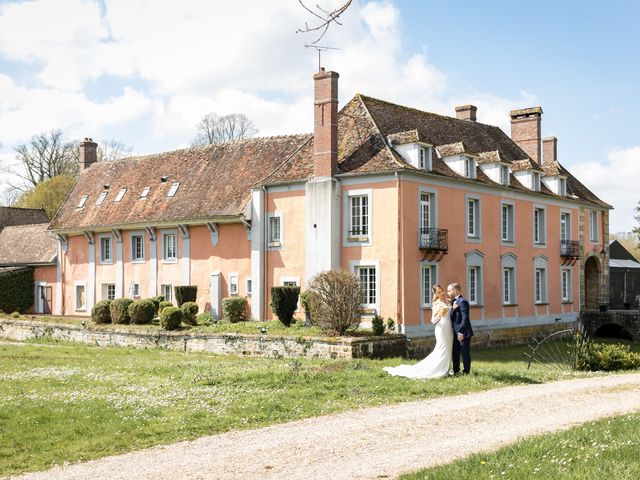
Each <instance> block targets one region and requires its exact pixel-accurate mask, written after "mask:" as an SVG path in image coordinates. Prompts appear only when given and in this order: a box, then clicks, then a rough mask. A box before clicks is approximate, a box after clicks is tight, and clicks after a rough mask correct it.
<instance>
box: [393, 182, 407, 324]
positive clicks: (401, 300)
mask: <svg viewBox="0 0 640 480" xmlns="http://www.w3.org/2000/svg"><path fill="white" fill-rule="evenodd" d="M395 177H396V191H397V192H398V202H397V205H398V210H397V213H398V222H397V223H398V230H397V238H398V239H397V245H398V247H397V249H398V252H397V255H398V304H397V315H398V318H397V325H398V333H400V331H401V330H402V331H403V332H404V331H405V330H406V329H405V325H404V300H405V297H404V256H403V255H404V243H403V242H404V238H403V236H402V190H401V188H402V183H401V181H400V174H399V172H395ZM400 326H402V329H401V328H400Z"/></svg>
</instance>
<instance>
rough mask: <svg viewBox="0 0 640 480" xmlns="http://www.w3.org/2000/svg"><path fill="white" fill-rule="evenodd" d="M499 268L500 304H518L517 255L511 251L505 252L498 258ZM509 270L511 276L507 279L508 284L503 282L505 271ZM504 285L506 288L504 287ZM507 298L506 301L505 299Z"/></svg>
mask: <svg viewBox="0 0 640 480" xmlns="http://www.w3.org/2000/svg"><path fill="white" fill-rule="evenodd" d="M500 266H501V267H502V270H501V277H500V282H501V287H500V291H501V293H502V305H503V306H505V307H507V306H514V305H517V304H518V301H517V299H518V292H517V289H518V282H517V257H516V256H515V255H514V254H513V253H505V254H504V255H502V256H501V258H500ZM506 271H509V273H510V276H511V278H510V279H509V280H510V282H509V285H506V284H505V272H506ZM505 285H506V286H507V288H506V289H505ZM507 300H508V301H507Z"/></svg>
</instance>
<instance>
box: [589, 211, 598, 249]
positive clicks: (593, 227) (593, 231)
mask: <svg viewBox="0 0 640 480" xmlns="http://www.w3.org/2000/svg"><path fill="white" fill-rule="evenodd" d="M598 220H599V215H598V211H597V210H589V241H590V242H591V243H598V230H599V229H598Z"/></svg>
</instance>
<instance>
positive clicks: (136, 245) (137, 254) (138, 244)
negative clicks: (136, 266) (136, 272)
mask: <svg viewBox="0 0 640 480" xmlns="http://www.w3.org/2000/svg"><path fill="white" fill-rule="evenodd" d="M131 261H133V262H144V236H143V235H131Z"/></svg>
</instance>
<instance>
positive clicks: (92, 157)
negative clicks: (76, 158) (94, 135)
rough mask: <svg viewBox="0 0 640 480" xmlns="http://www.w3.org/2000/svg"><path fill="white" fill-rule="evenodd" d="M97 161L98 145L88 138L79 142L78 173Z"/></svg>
mask: <svg viewBox="0 0 640 480" xmlns="http://www.w3.org/2000/svg"><path fill="white" fill-rule="evenodd" d="M97 161H98V144H97V143H95V142H94V141H93V140H91V139H90V138H88V137H85V138H84V141H83V142H80V171H84V170H86V169H87V168H89V167H90V166H91V165H93V164H94V163H96V162H97Z"/></svg>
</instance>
